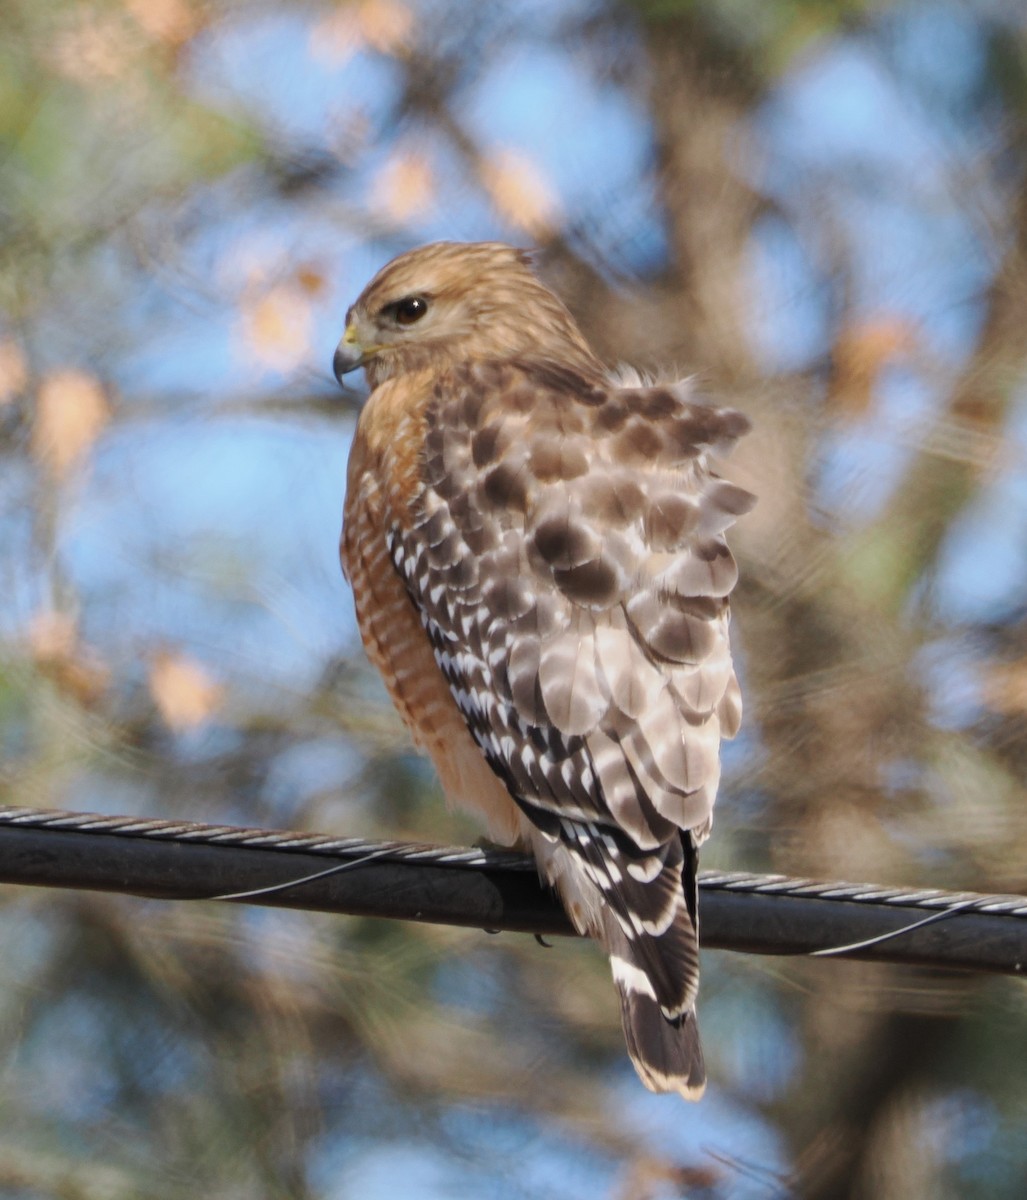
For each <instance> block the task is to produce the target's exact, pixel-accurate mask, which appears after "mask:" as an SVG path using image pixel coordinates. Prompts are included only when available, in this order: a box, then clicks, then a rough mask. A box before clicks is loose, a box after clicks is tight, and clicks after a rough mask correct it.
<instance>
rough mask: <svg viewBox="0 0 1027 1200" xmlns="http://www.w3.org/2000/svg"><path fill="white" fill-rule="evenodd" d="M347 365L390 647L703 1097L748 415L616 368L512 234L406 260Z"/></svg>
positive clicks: (670, 1060)
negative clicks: (710, 899)
mask: <svg viewBox="0 0 1027 1200" xmlns="http://www.w3.org/2000/svg"><path fill="white" fill-rule="evenodd" d="M334 366H335V373H336V375H337V376H338V377H340V379H341V377H342V375H344V374H345V373H346V372H348V371H352V370H354V369H355V368H357V367H363V368H364V369H365V371H366V374H367V379H368V382H369V384H370V386H371V389H372V390H371V396H370V399H369V400H368V402H367V405H366V407H365V408H364V409H363V412H362V413H361V416H360V421H359V423H358V425H357V431H356V436H355V438H354V441H353V449H352V451H351V454H350V460H349V472H348V482H347V495H346V507H345V524H344V528H343V535H342V562H343V569H344V570H345V573H346V575H347V577H348V579H349V581H350V583H351V584H352V587H353V595H354V599H355V603H356V610H357V620H358V622H359V625H360V632H361V635H362V637H363V640H364V644H365V646H366V647H367V651H368V653H369V655H370V657H371V659H372V660H373V662H374V663H375V665H376V666H377V667H378V669H379V670H380V671H381V673H382V675H383V677H384V679H385V683H386V685H387V687H388V689H389V692H390V694H391V696H392V699H393V701H394V702H395V704H396V707H397V708H398V709H399V711H400V713H401V714H402V716H403V718H404V720H405V721H406V723H407V724H408V725H409V727H410V730H411V732H412V734H413V737H414V740H415V741H416V742H417V744H418V745H420V746H422V747H423V748H424V749H425V750H426V751H427V752H428V754H430V755H431V758H432V760H433V761H434V763H435V766H436V768H437V770H438V773H439V777H440V779H441V781H442V786H443V788H444V789H445V792H446V794H447V796H448V797H449V798H450V799H451V800H452V801H454V802H456V803H458V804H460V805H462V806H464V807H466V808H469V809H471V810H474V811H477V812H478V813H483V814H484V815H485V817H486V818H487V821H488V827H489V833H490V836H491V837H493V838H494V839H496V840H497V841H501V842H503V843H515V842H519V843H521V844H523V845H526V846H527V847H528V848H529V849H530V850H531V852H532V853H533V854H534V856H535V858H536V860H537V861H538V865H539V871H540V873H541V874H542V875H543V877H544V878H545V879H546V880H548V881H549V882H550V883H552V884H554V885H555V887H556V889H557V890H558V892H559V894H560V896H561V898H562V900H563V903H564V905H565V907H566V909H567V912H568V913H569V915H570V917H571V920H572V921H573V922H574V924H575V926H576V927H577V928H578V929H579V930H580V931H581V932H582V933H587V934H590V935H591V936H592V937H595V938H597V939H598V940H599V941H600V942H601V944H602V945H603V947H604V949H605V950H606V953H607V954H608V955H609V957H610V966H611V968H612V970H613V978H614V982H615V983H616V986H617V990H618V992H619V994H620V1000H621V1009H622V1014H623V1023H624V1035H625V1038H626V1039H627V1047H628V1053H629V1054H630V1055H631V1058H632V1060H633V1062H634V1064H635V1068H636V1069H637V1071H638V1074H639V1075H640V1076H641V1078H642V1081H643V1082H644V1083H645V1084H646V1086H647V1087H649V1088H651V1089H652V1090H654V1091H660V1092H663V1091H678V1092H680V1093H681V1094H682V1095H683V1096H685V1097H687V1098H688V1099H697V1098H698V1097H699V1096H700V1095H701V1094H702V1091H703V1088H704V1086H705V1071H704V1067H703V1059H702V1051H701V1049H700V1045H699V1037H698V1032H697V1029H696V1021H695V997H696V989H697V985H698V979H699V963H698V913H697V911H696V905H697V892H696V848H697V847H698V846H699V844H700V843H701V842H702V841H703V840H704V839H705V838H706V836H707V835H708V833H709V831H710V822H711V814H712V809H713V801H714V797H715V794H716V790H717V782H718V778H719V775H720V761H719V750H720V739H721V737H722V736H723V737H731V736H732V735H733V734H734V733H735V732H736V730H737V729H738V723H739V718H740V714H741V703H740V697H739V691H738V684H737V682H736V680H735V675H734V671H733V669H732V665H731V654H730V649H729V645H728V619H729V613H728V599H727V598H728V593H729V592H730V591H731V588H732V587H733V585H734V583H735V579H736V577H737V568H736V566H735V562H734V559H733V558H732V556H731V552H730V551H729V550H728V548H727V546H726V544H725V542H724V530H725V529H726V528H727V527H728V526H729V525H730V524H731V523H732V522H733V521H734V519H735V517H736V516H738V515H739V514H740V513H743V512H745V511H746V510H747V509H748V508H749V507H750V505H751V503H752V497H751V496H750V495H749V494H748V493H747V492H744V491H742V490H741V489H740V488H738V487H735V486H733V485H732V484H730V483H726V482H724V481H723V480H722V479H720V478H719V476H717V475H716V474H715V473H714V472H713V470H712V469H711V467H710V465H709V458H708V456H709V455H710V454H711V453H713V452H719V451H723V450H724V449H726V448H727V447H729V446H730V445H731V443H732V442H734V440H735V439H736V438H737V437H739V435H741V434H742V433H744V432H745V431H746V430H747V428H748V422H747V421H746V419H745V418H744V417H743V416H741V415H740V414H739V413H737V412H732V411H730V410H728V409H722V408H713V407H710V406H709V405H706V404H701V403H699V402H698V401H697V400H696V399H695V398H694V397H693V396H692V393H691V387H690V385H689V384H688V383H687V382H684V383H674V384H666V385H662V384H661V385H655V386H649V385H645V384H642V383H641V382H638V383H636V384H634V385H631V386H625V384H624V383H623V382H619V381H617V380H616V379H614V378H613V377H611V375H610V374H609V372H608V371H607V370H606V368H604V366H603V364H602V363H601V362H600V361H599V359H597V358H596V356H595V355H594V354H593V353H592V351H591V350H590V349H589V347H588V345H587V343H586V342H585V339H584V337H583V336H582V334H581V332H580V331H579V330H578V328H577V326H576V325H575V323H574V320H573V318H572V317H571V315H570V313H569V312H568V311H567V309H566V308H565V307H564V305H563V304H562V303H561V302H560V300H559V299H557V297H556V296H554V295H553V293H552V292H550V291H549V290H548V289H547V288H546V287H544V286H543V284H542V283H540V282H539V280H538V279H537V278H536V277H535V275H534V274H533V273H532V270H531V266H530V263H529V259H528V257H527V256H526V255H525V254H524V253H522V252H521V251H518V250H514V249H511V248H510V247H509V246H504V245H501V244H499V243H494V242H484V243H472V244H466V245H464V244H454V243H446V242H442V243H438V244H435V245H430V246H425V247H423V248H421V249H419V250H414V251H412V252H410V253H408V254H403V255H401V256H400V257H399V258H396V259H394V260H393V261H392V262H391V263H389V264H388V265H387V266H386V267H384V268H383V269H382V270H381V271H380V272H379V273H378V274H377V275H376V276H375V278H374V279H372V280H371V282H370V283H369V284H368V286H367V287H366V288H365V289H364V291H363V293H362V294H361V296H360V298H359V299H358V300H357V302H356V303H355V304H354V305H353V307H352V308H351V309H350V310H349V312H348V313H347V316H346V331H345V333H344V334H343V337H342V340H341V341H340V343H339V346H338V349H337V350H336V352H335V362H334Z"/></svg>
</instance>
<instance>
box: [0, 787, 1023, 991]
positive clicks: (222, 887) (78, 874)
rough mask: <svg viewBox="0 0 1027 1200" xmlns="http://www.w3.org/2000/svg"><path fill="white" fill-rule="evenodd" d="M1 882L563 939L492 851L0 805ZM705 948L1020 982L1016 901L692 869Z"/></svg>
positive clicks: (530, 884) (546, 901)
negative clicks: (945, 970)
mask: <svg viewBox="0 0 1027 1200" xmlns="http://www.w3.org/2000/svg"><path fill="white" fill-rule="evenodd" d="M0 883H9V884H26V885H32V886H39V887H62V888H85V889H90V890H98V891H107V892H119V893H124V894H128V895H135V896H146V897H152V898H157V899H165V900H203V899H206V900H231V901H233V902H243V901H251V902H254V903H258V904H264V905H273V906H277V907H284V908H297V909H309V910H318V911H322V912H336V913H349V914H352V915H356V916H375V917H392V918H397V919H403V920H412V921H426V922H436V923H440V924H447V925H463V926H469V927H473V928H479V929H488V930H509V931H516V932H526V933H533V934H551V935H553V934H555V935H562V934H572V933H573V932H574V931H573V929H572V927H571V925H570V922H569V921H568V919H567V917H566V915H565V914H564V912H563V909H562V908H561V907H560V904H559V901H558V900H557V899H556V897H555V896H554V895H553V894H552V892H550V891H549V890H548V889H546V888H545V887H543V886H542V885H541V884H540V883H539V881H538V877H537V875H536V873H535V866H534V863H533V862H532V861H531V860H530V859H528V858H526V857H524V856H522V855H519V854H515V853H507V852H498V851H492V850H472V849H464V848H458V847H444V846H429V845H420V844H411V843H403V842H372V841H366V840H364V839H361V838H332V837H327V836H324V835H318V834H305V833H290V832H284V831H279V830H269V829H245V828H239V827H236V826H229V825H200V824H194V823H192V822H181V821H158V820H149V819H144V818H139V817H108V816H102V815H99V814H96V813H75V812H58V811H54V810H48V809H34V808H18V807H12V806H0ZM699 887H700V891H701V893H702V909H701V917H702V920H701V933H702V942H703V945H704V946H707V947H712V948H717V949H726V950H740V951H745V952H748V953H752V954H779V955H792V954H837V955H838V956H841V957H849V958H861V959H873V960H876V961H882V962H900V963H906V964H910V965H914V964H915V965H921V966H935V967H953V968H959V969H964V970H973V971H989V972H998V973H1003V974H1011V975H1016V974H1023V973H1024V972H1025V971H1027V897H1024V896H988V895H981V894H978V893H975V892H946V891H939V890H937V889H913V888H890V887H882V886H879V885H872V884H847V883H818V882H815V881H813V880H808V879H789V878H785V877H784V876H780V875H749V874H740V873H733V872H720V871H704V872H702V873H701V875H700V878H699Z"/></svg>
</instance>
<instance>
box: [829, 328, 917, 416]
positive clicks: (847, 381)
mask: <svg viewBox="0 0 1027 1200" xmlns="http://www.w3.org/2000/svg"><path fill="white" fill-rule="evenodd" d="M916 345H917V336H916V332H915V330H914V329H913V328H912V326H911V325H910V323H909V322H908V321H905V320H903V319H902V318H901V317H896V316H883V317H877V318H875V319H873V320H867V321H860V322H856V323H854V324H852V325H850V326H848V327H847V328H845V329H842V330H841V331H840V332H839V334H838V337H837V339H836V340H835V344H834V347H833V348H832V351H831V379H830V382H829V384H828V394H827V403H828V405H830V406H831V407H832V408H835V409H839V410H843V411H847V412H849V413H852V414H855V415H858V414H860V413H864V412H866V411H867V409H868V408H869V407H870V404H871V401H872V399H873V392H874V388H875V386H876V384H877V379H878V376H879V375H880V373H881V371H882V370H884V368H885V367H887V366H889V365H890V364H891V363H892V362H894V361H895V360H896V359H897V358H901V357H902V356H903V355H905V354H909V353H911V352H912V351H913V350H915V348H916Z"/></svg>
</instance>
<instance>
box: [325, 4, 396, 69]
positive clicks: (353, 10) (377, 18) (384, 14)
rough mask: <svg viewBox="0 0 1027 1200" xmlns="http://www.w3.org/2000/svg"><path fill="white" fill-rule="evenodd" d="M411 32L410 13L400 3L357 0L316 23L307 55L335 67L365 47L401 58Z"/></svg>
mask: <svg viewBox="0 0 1027 1200" xmlns="http://www.w3.org/2000/svg"><path fill="white" fill-rule="evenodd" d="M413 33H414V14H413V13H412V12H411V10H410V8H409V7H408V6H407V5H406V4H402V3H400V0H361V2H360V3H357V4H346V5H342V6H340V7H339V8H337V9H336V10H335V12H333V13H331V14H330V15H329V16H327V17H325V18H324V19H323V20H321V21H318V23H317V24H316V25H315V26H314V28H313V30H312V31H311V34H310V52H311V54H312V55H313V56H314V57H315V58H318V59H321V60H322V61H325V62H330V63H334V64H335V65H337V66H338V65H341V64H342V63H344V62H346V61H347V60H348V59H350V58H352V57H353V55H354V54H357V53H358V52H359V51H361V50H363V49H365V48H366V49H368V50H377V51H378V53H379V54H391V55H395V56H401V55H404V54H406V52H407V51H408V50H409V48H410V46H411V44H412V42H413Z"/></svg>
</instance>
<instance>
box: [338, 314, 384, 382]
mask: <svg viewBox="0 0 1027 1200" xmlns="http://www.w3.org/2000/svg"><path fill="white" fill-rule="evenodd" d="M375 349H376V347H369V348H368V349H366V350H365V349H364V347H363V346H361V344H360V342H359V340H358V339H357V330H356V326H355V324H354V323H353V322H352V321H350V323H349V324H348V325H347V326H346V332H345V333H344V334H343V335H342V339H341V340H340V342H339V344H338V345H337V346H336V347H335V355H334V357H333V358H332V370H333V371H334V372H335V378H336V379H337V380H338V381H339V383H340V384H341V383H342V377H343V375H348V374H349V372H350V371H355V370H356V369H357V367H362V366H363V365H364V363H365V362H367V360H368V359H369V358H370V357H371V355H372V354H373V353H374V351H375Z"/></svg>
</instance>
